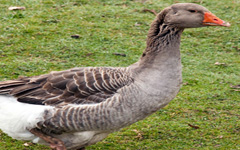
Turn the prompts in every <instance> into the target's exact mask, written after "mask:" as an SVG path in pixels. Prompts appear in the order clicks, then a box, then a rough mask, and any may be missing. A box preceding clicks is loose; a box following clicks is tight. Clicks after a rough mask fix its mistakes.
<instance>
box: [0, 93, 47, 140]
mask: <svg viewBox="0 0 240 150" xmlns="http://www.w3.org/2000/svg"><path fill="white" fill-rule="evenodd" d="M51 108H52V107H51V106H44V105H32V104H25V103H20V102H18V101H17V100H16V98H14V97H11V96H1V95H0V129H1V130H2V131H3V132H5V133H7V134H8V135H9V136H11V137H12V138H14V139H19V140H34V139H35V138H37V137H36V136H34V135H33V134H32V133H30V132H29V131H28V130H27V129H31V128H34V127H36V124H37V122H39V121H41V120H42V119H43V118H42V115H43V113H44V111H45V110H46V109H51ZM35 141H36V139H35Z"/></svg>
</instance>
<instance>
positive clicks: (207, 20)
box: [203, 12, 230, 27]
mask: <svg viewBox="0 0 240 150" xmlns="http://www.w3.org/2000/svg"><path fill="white" fill-rule="evenodd" d="M203 25H206V26H224V27H230V23H228V22H225V21H223V20H221V19H219V18H218V17H216V16H215V15H214V14H212V13H210V12H205V13H204V20H203Z"/></svg>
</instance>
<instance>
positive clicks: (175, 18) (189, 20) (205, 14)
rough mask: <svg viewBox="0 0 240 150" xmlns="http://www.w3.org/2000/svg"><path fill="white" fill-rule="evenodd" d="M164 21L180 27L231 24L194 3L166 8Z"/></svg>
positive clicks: (227, 25)
mask: <svg viewBox="0 0 240 150" xmlns="http://www.w3.org/2000/svg"><path fill="white" fill-rule="evenodd" d="M163 12H165V17H164V21H163V23H165V24H166V25H169V26H174V27H178V28H197V27H205V26H225V27H229V26H230V24H229V23H228V22H225V21H223V20H221V19H219V18H218V17H216V16H215V15H214V14H212V13H211V12H210V11H209V10H208V9H207V8H205V7H203V6H200V5H198V4H193V3H178V4H174V5H172V6H170V7H168V8H166V9H165V11H163Z"/></svg>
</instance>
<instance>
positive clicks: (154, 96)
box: [0, 3, 230, 150]
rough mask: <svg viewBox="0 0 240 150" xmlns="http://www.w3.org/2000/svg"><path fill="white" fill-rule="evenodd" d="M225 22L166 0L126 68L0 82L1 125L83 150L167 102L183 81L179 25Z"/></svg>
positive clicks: (23, 136) (20, 135)
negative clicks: (139, 51) (143, 45)
mask: <svg viewBox="0 0 240 150" xmlns="http://www.w3.org/2000/svg"><path fill="white" fill-rule="evenodd" d="M206 26H224V27H229V26H230V24H229V23H228V22H225V21H223V20H221V19H219V18H217V17H216V16H215V15H214V14H213V13H211V12H210V11H209V10H208V9H206V8H205V7H203V6H201V5H198V4H193V3H177V4H173V5H171V6H169V7H167V8H165V9H164V10H162V11H161V12H160V13H159V14H157V16H156V18H155V20H154V21H153V22H152V24H151V26H150V30H149V32H148V35H147V41H146V49H145V51H144V52H143V53H142V55H141V57H140V59H139V60H138V61H137V62H136V63H134V64H132V65H130V66H128V67H81V68H73V69H69V70H65V71H54V72H51V73H49V74H44V75H39V76H33V77H23V78H19V79H15V80H10V81H2V82H0V129H1V130H2V131H3V132H5V133H6V134H8V135H9V136H11V137H12V138H14V139H18V140H30V141H32V142H34V143H40V144H45V145H48V146H50V147H51V148H52V149H56V150H66V149H84V148H85V147H86V146H89V145H92V144H95V143H97V142H99V141H101V140H102V139H104V138H106V137H107V136H108V134H110V133H112V132H114V131H118V130H120V129H121V128H124V127H126V126H129V125H131V124H133V123H135V122H137V121H139V120H142V119H144V118H146V117H147V116H149V115H150V114H152V113H154V112H156V111H158V110H159V109H161V108H163V107H164V106H166V105H167V104H168V103H169V102H170V101H171V100H172V99H173V98H174V97H175V96H176V95H177V93H178V91H179V89H180V87H181V82H182V71H181V58H180V38H181V34H182V32H183V30H184V29H185V28H197V27H206Z"/></svg>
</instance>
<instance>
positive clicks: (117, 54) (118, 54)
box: [112, 53, 127, 57]
mask: <svg viewBox="0 0 240 150" xmlns="http://www.w3.org/2000/svg"><path fill="white" fill-rule="evenodd" d="M112 54H113V55H116V56H123V57H126V56H127V55H126V54H123V53H112Z"/></svg>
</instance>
